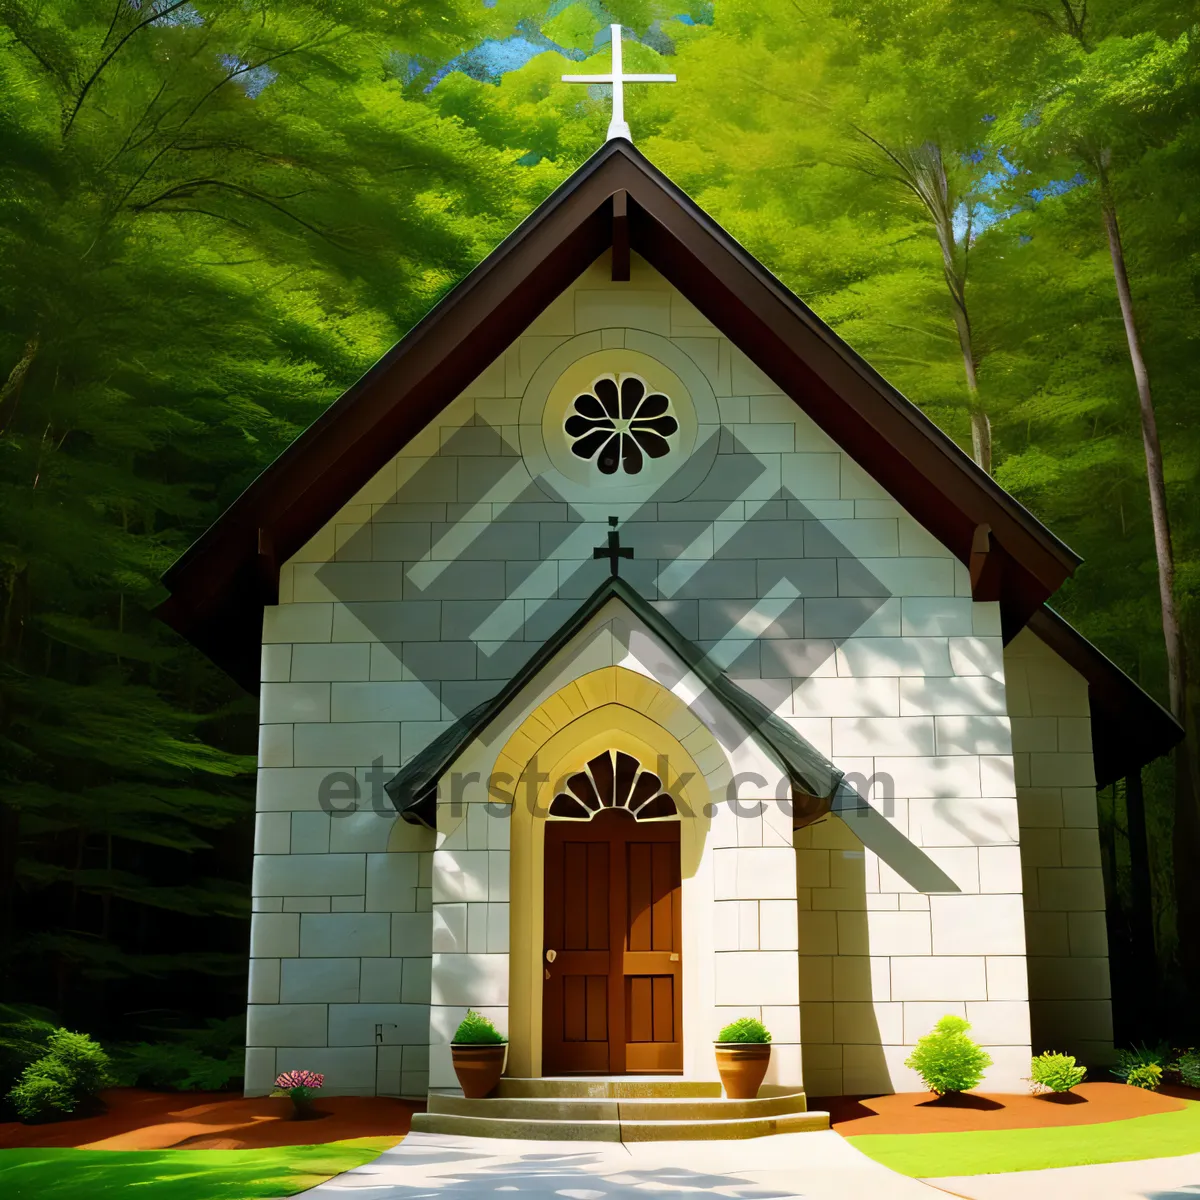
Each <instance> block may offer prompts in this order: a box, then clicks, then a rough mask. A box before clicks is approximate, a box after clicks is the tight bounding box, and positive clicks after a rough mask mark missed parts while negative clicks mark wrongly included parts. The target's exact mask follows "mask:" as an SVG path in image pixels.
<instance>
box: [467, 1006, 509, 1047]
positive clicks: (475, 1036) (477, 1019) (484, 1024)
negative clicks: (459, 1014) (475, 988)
mask: <svg viewBox="0 0 1200 1200" xmlns="http://www.w3.org/2000/svg"><path fill="white" fill-rule="evenodd" d="M507 1041H508V1038H506V1037H505V1036H504V1034H502V1033H501V1032H500V1030H498V1029H497V1028H496V1027H495V1025H493V1024H492V1023H491V1021H489V1020H488V1019H487V1017H485V1016H483V1015H482V1014H480V1013H477V1012H476V1011H475V1010H474V1009H473V1008H472V1009H468V1010H467V1015H466V1016H465V1017H463V1019H462V1021H461V1022H460V1024H459V1026H458V1029H457V1030H456V1031H455V1033H454V1045H456V1046H502V1045H503V1044H504V1043H505V1042H507Z"/></svg>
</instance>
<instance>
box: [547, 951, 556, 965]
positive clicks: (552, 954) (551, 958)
mask: <svg viewBox="0 0 1200 1200" xmlns="http://www.w3.org/2000/svg"><path fill="white" fill-rule="evenodd" d="M557 957H558V951H557V950H547V951H546V961H547V962H548V963H552V962H553V961H554V960H555V959H556V958H557Z"/></svg>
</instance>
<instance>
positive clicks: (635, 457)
mask: <svg viewBox="0 0 1200 1200" xmlns="http://www.w3.org/2000/svg"><path fill="white" fill-rule="evenodd" d="M571 407H572V412H571V415H570V416H569V417H567V420H566V425H565V428H566V431H567V436H568V437H569V438H570V439H571V453H572V454H574V455H575V457H576V458H582V459H586V460H588V461H591V460H592V459H595V461H596V465H597V466H598V467H599V468H600V473H601V474H602V475H615V474H616V473H617V471H618V469H619V470H622V471H624V472H625V474H626V475H636V474H638V472H639V471H641V469H642V464H643V463H644V462H645V460H646V459H647V458H663V457H665V456H666V455H667V454H668V453H669V452H670V450H671V443H670V442H669V441H668V440H667V439H668V438H670V437H671V435H672V434H674V433H677V432H678V430H679V422H678V421H677V420H676V419H675V417H674V416H672V415H671V411H670V409H671V401H670V400H669V399H668V398H667V397H666V396H664V395H663V394H662V393H661V392H651V391H649V390H648V388H647V387H646V384H645V383H644V382H643V381H642V380H641V379H639V378H638V377H637V376H636V375H625V376H623V377H621V380H620V383H619V385H618V382H617V380H615V379H612V378H610V377H608V376H605V377H603V378H601V379H597V380H596V382H595V383H594V384H593V385H592V390H591V391H590V392H584V393H583V394H582V395H580V396H576V397H575V402H574V404H573V405H572V406H571Z"/></svg>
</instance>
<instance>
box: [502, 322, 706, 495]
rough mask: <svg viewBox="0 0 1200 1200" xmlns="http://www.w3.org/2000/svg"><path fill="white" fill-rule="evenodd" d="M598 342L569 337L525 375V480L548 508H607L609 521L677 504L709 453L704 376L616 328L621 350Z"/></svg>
mask: <svg viewBox="0 0 1200 1200" xmlns="http://www.w3.org/2000/svg"><path fill="white" fill-rule="evenodd" d="M618 332H619V331H618ZM635 335H636V336H635ZM599 340H600V335H599V334H595V333H588V334H580V335H578V336H576V337H574V338H571V339H570V340H569V341H567V342H565V343H563V344H562V345H561V346H557V347H555V348H554V349H553V350H551V351H550V353H549V354H547V355H546V357H545V358H544V359H543V360H542V362H541V364H540V365H539V366H538V367H537V368H536V369H535V370H534V372H533V374H532V375H531V376H530V380H529V383H528V385H527V386H526V390H525V396H524V398H523V400H522V402H521V412H520V431H521V432H520V438H521V453H522V456H523V457H524V459H525V463H526V466H527V467H528V469H529V473H530V475H532V476H533V479H534V482H535V484H536V485H537V486H538V487H539V488H540V489H541V490H542V491H543V492H544V493H545V494H546V495H548V496H551V497H553V498H554V499H555V500H560V501H561V500H566V501H568V502H569V503H572V504H584V503H586V504H604V505H609V506H612V505H616V506H617V507H615V508H614V507H609V508H608V510H607V512H608V513H609V514H611V513H617V512H621V513H626V512H627V510H626V509H624V508H621V507H620V506H621V505H630V504H633V505H638V504H644V503H646V502H647V501H651V500H681V499H683V498H684V497H685V496H687V495H690V494H691V493H692V492H693V491H695V489H696V488H697V486H699V484H700V483H701V482H702V481H703V479H704V478H705V476H706V475H707V474H708V471H709V469H710V468H711V466H712V462H713V459H714V457H715V456H716V452H717V442H718V434H719V430H720V422H719V420H718V417H717V404H716V400H715V399H714V397H713V394H712V386H711V385H710V384H709V382H708V379H707V376H705V374H704V372H703V371H702V370H700V368H699V367H697V366H696V364H695V363H694V362H693V361H692V360H691V359H690V358H689V357H688V356H687V355H686V354H685V353H684V352H683V351H682V350H680V349H679V348H678V347H677V346H675V345H673V344H672V343H671V342H669V341H668V340H667V339H666V338H660V337H657V336H656V335H651V334H646V333H641V332H640V331H636V330H626V331H624V334H623V335H622V337H621V338H620V339H619V340H620V342H624V343H625V344H624V345H622V344H618V345H613V346H605V347H598V346H597V345H596V343H597V342H598V341H599ZM630 342H635V343H636V344H634V345H630V344H628V343H630ZM650 350H653V351H654V353H650ZM701 414H703V420H701ZM602 515H603V514H602Z"/></svg>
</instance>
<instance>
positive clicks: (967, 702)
mask: <svg viewBox="0 0 1200 1200" xmlns="http://www.w3.org/2000/svg"><path fill="white" fill-rule="evenodd" d="M970 619H971V621H972V622H973V624H972V626H971V629H973V630H974V632H972V631H971V629H963V628H961V627H958V628H957V629H956V631H955V633H954V635H953V636H938V637H934V636H928V635H926V636H921V637H913V638H910V639H907V640H903V641H898V642H895V643H892V644H889V643H888V642H887V641H885V640H884V639H873V638H867V637H855V638H853V639H850V640H848V641H847V642H846V643H844V645H843V646H842V647H841V648H840V649H839V651H838V654H837V657H836V665H837V668H838V670H839V672H845V678H846V681H847V683H851V684H852V686H847V687H845V688H844V690H842V691H841V692H840V694H839V692H838V691H837V690H836V689H833V688H829V687H828V683H826V681H815V680H814V681H811V682H810V683H809V684H808V685H805V687H802V688H801V689H799V690H798V692H797V697H798V698H799V697H800V696H802V695H803V694H804V692H805V691H806V690H807V689H810V688H812V687H813V686H814V684H817V683H818V682H819V683H823V684H825V687H826V690H825V694H824V696H822V698H821V700H820V701H819V703H820V704H821V705H823V706H824V708H825V711H826V712H831V713H832V714H833V715H831V716H828V717H826V718H824V720H825V721H827V723H828V725H829V727H830V729H829V733H830V736H831V738H832V748H833V752H834V758H835V760H836V761H837V762H838V764H839V765H840V766H842V767H844V768H846V769H847V770H850V771H852V772H855V773H856V775H857V777H858V778H860V779H862V778H867V779H870V778H871V777H872V776H874V777H875V779H874V786H873V787H872V789H871V792H870V799H871V804H872V807H874V808H875V809H876V810H877V811H881V812H883V813H884V814H885V815H887V816H888V817H889V819H890V820H891V822H892V823H893V824H894V825H895V826H896V827H897V828H899V829H900V830H901V832H903V833H904V834H905V835H906V836H907V837H908V839H909V840H910V841H911V842H912V843H913V844H914V845H916V846H919V847H921V848H922V850H923V851H924V853H925V854H926V855H927V856H928V857H929V858H930V859H932V860H933V862H934V863H936V864H937V865H938V866H939V867H940V868H941V869H942V870H943V871H944V872H945V873H946V874H947V875H948V876H949V877H950V879H951V880H952V881H953V883H954V884H955V885H956V886H957V887H958V888H959V889H960V890H959V891H958V892H956V893H955V892H939V893H923V892H921V891H919V890H918V889H917V888H915V887H914V886H913V885H912V884H911V883H909V882H907V881H906V880H905V879H904V878H903V877H902V876H901V875H900V874H899V873H898V872H897V871H896V870H895V869H894V868H893V867H892V866H889V864H888V863H886V862H884V861H881V860H880V859H879V857H878V856H877V855H876V854H875V853H873V852H872V851H871V850H869V849H867V848H866V847H864V845H863V843H862V841H861V840H860V839H859V837H858V835H857V834H856V832H855V825H856V822H857V821H859V820H860V819H861V818H859V817H857V816H855V815H853V814H847V815H846V816H845V818H844V819H843V817H841V816H838V815H831V816H829V817H827V818H825V819H824V820H823V821H821V822H819V823H817V824H815V825H812V826H810V827H809V828H807V829H803V830H800V831H799V832H798V833H797V835H796V867H797V881H798V895H799V903H800V914H799V929H800V989H801V1023H802V1026H803V1029H804V1064H805V1065H804V1073H805V1080H806V1084H807V1087H808V1090H809V1092H810V1093H811V1094H813V1095H837V1094H863V1093H870V1092H881V1091H882V1092H885V1091H889V1090H896V1091H906V1090H914V1089H916V1090H919V1089H920V1087H921V1084H920V1081H919V1080H918V1078H917V1077H916V1076H915V1074H914V1073H913V1072H912V1071H910V1070H909V1069H908V1068H907V1067H905V1066H904V1060H905V1059H906V1058H907V1057H908V1055H909V1053H910V1052H911V1049H912V1046H913V1044H914V1043H915V1042H916V1040H917V1039H918V1038H919V1037H921V1036H922V1035H924V1034H926V1033H928V1032H929V1031H930V1029H931V1028H932V1027H933V1025H934V1024H935V1022H936V1021H937V1020H938V1019H939V1018H940V1017H942V1016H944V1015H945V1014H947V1013H954V1014H957V1015H958V1016H962V1017H965V1018H966V1019H967V1020H969V1021H970V1022H971V1023H972V1026H973V1036H974V1037H975V1038H976V1039H977V1040H978V1041H980V1042H981V1043H982V1044H983V1045H985V1046H986V1047H987V1048H988V1051H989V1053H990V1054H991V1055H992V1058H993V1062H994V1065H993V1067H992V1068H991V1070H990V1071H989V1073H988V1076H987V1081H986V1082H987V1084H988V1085H989V1086H991V1087H992V1088H994V1089H998V1090H1006V1091H1008V1090H1024V1087H1025V1086H1026V1085H1025V1084H1024V1083H1023V1080H1024V1078H1025V1077H1027V1076H1028V1056H1029V1045H1030V1032H1029V1011H1028V1005H1027V992H1026V967H1025V941H1024V934H1023V929H1022V902H1021V869H1020V847H1019V844H1018V827H1017V803H1016V796H1015V786H1014V777H1013V768H1012V759H1011V757H1010V734H1009V719H1008V717H1007V715H1006V710H1005V691H1004V669H1003V662H1002V651H1001V642H1000V637H999V636H998V635H999V624H998V622H999V616H998V613H997V611H996V606H995V605H993V604H975V605H973V606H972V612H971V613H970ZM944 628H945V627H943V629H944ZM864 669H869V670H870V671H871V672H872V673H871V675H870V676H869V677H867V678H857V677H856V672H858V671H862V670H864ZM829 682H832V681H829ZM838 683H839V684H841V683H842V679H841V677H840V676H839V679H838ZM863 695H869V696H870V697H871V705H872V707H871V708H870V710H869V711H871V712H872V713H873V715H871V716H857V715H851V714H854V713H856V712H862V711H863V710H864V707H865V706H864V705H863V701H862V700H861V699H856V696H858V697H861V696H863ZM814 707H815V705H814ZM843 713H844V714H846V715H840V714H843ZM884 714H886V715H884ZM813 719H815V718H813ZM806 728H807V729H808V730H809V732H810V734H811V733H812V732H813V726H812V724H811V722H810V723H809V724H808V725H807V726H806ZM866 755H871V757H869V758H868V757H865V756H866ZM888 781H890V784H889V782H888ZM888 786H890V787H891V789H892V790H893V792H894V794H893V795H892V796H891V797H889V796H888V794H887V788H888Z"/></svg>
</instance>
